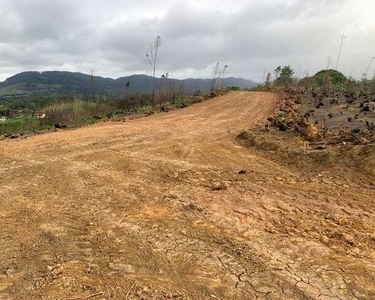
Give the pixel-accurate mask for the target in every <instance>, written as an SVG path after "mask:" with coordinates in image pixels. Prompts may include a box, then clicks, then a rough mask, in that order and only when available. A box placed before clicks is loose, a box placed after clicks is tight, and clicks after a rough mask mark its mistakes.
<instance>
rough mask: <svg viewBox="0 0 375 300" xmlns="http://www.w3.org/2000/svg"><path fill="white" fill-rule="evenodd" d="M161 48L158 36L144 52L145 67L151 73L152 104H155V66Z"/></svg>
mask: <svg viewBox="0 0 375 300" xmlns="http://www.w3.org/2000/svg"><path fill="white" fill-rule="evenodd" d="M160 46H161V37H160V36H159V35H158V36H157V38H156V39H155V41H154V42H153V43H152V44H151V46H150V48H149V49H148V50H147V52H146V65H147V67H148V68H149V69H150V71H151V72H152V104H153V105H154V104H155V89H156V66H157V61H158V53H159V48H160Z"/></svg>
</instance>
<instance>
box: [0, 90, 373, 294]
mask: <svg viewBox="0 0 375 300" xmlns="http://www.w3.org/2000/svg"><path fill="white" fill-rule="evenodd" d="M277 100H278V96H277V95H275V94H267V93H246V92H238V93H231V94H229V95H227V96H221V97H218V98H215V99H212V100H209V101H206V102H202V103H199V104H196V105H193V106H191V107H188V108H185V109H181V110H176V111H172V112H170V113H164V114H163V113H161V114H157V115H153V116H150V117H148V118H143V119H138V120H132V121H128V122H119V123H100V124H96V125H93V126H89V127H85V128H80V129H76V130H68V131H59V132H55V133H51V134H44V135H40V136H33V137H31V138H28V139H24V140H7V141H2V142H0V157H1V165H0V186H1V189H0V221H1V224H0V299H1V300H5V299H10V300H14V299H71V300H73V299H94V300H100V299H375V250H374V246H375V218H374V217H375V214H374V212H375V201H374V199H375V187H374V185H373V183H371V182H368V181H363V180H361V178H358V180H357V181H349V180H347V179H346V178H345V177H342V176H338V175H335V174H330V173H329V172H327V173H325V174H317V175H316V176H313V177H311V175H309V176H307V175H306V174H305V173H304V172H303V170H301V171H298V172H297V171H292V170H291V169H289V168H288V167H287V166H283V165H281V164H278V163H276V162H273V161H271V160H269V159H267V158H265V156H262V155H259V154H255V153H253V152H252V151H251V150H249V149H245V148H243V147H242V146H240V145H239V144H238V143H237V142H236V140H235V137H236V136H237V135H238V134H239V132H240V131H241V130H242V129H249V128H251V127H253V126H255V125H256V124H257V123H259V122H260V123H261V122H264V120H265V119H266V117H267V116H268V115H269V114H271V113H272V112H273V109H274V107H275V104H276V102H277ZM241 170H243V171H242V172H240V171H241ZM244 171H246V172H244ZM241 173H244V174H241Z"/></svg>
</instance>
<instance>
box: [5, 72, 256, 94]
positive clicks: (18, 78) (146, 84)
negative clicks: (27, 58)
mask: <svg viewBox="0 0 375 300" xmlns="http://www.w3.org/2000/svg"><path fill="white" fill-rule="evenodd" d="M156 80H157V82H158V83H161V84H166V83H168V84H171V83H173V84H174V85H175V86H176V87H177V88H181V89H183V90H185V91H187V92H192V91H195V90H198V89H200V90H209V89H210V88H211V87H212V82H213V80H212V79H192V78H189V79H183V80H179V79H167V80H166V79H156ZM159 80H160V81H159ZM222 83H223V85H224V86H226V87H230V86H238V87H240V88H252V87H255V86H257V85H258V84H257V83H256V82H254V81H251V80H246V79H243V78H233V77H230V78H225V79H222ZM151 84H152V77H150V76H147V75H131V76H126V77H121V78H118V79H112V78H103V77H99V76H93V77H92V76H90V75H87V74H82V73H73V72H59V71H47V72H23V73H19V74H17V75H14V76H12V77H10V78H8V79H6V80H5V81H4V82H1V83H0V98H11V97H20V96H26V95H30V94H47V95H48V94H89V93H90V91H91V90H92V92H93V93H95V94H98V93H100V94H104V95H116V94H120V93H123V92H124V91H125V90H126V92H127V93H142V92H147V91H149V90H150V86H151Z"/></svg>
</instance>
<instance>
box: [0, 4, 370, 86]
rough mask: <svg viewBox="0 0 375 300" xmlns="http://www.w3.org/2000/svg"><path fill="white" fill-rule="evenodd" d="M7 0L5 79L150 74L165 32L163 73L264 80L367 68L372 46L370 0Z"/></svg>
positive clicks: (2, 41)
mask: <svg viewBox="0 0 375 300" xmlns="http://www.w3.org/2000/svg"><path fill="white" fill-rule="evenodd" d="M127 2H128V1H123V0H121V1H120V0H107V1H104V0H102V1H100V0H92V1H89V2H88V1H85V0H75V1H73V0H35V1H28V0H0V7H1V8H2V9H1V11H0V18H1V20H2V22H1V23H0V32H1V35H0V79H5V78H6V77H8V76H11V75H13V74H14V73H17V72H20V71H24V70H71V71H80V72H86V73H87V72H90V70H92V69H93V70H95V73H96V74H97V75H102V76H110V77H118V76H123V75H128V74H132V73H145V72H146V67H145V64H144V58H145V52H146V49H147V48H148V47H149V45H150V44H151V43H152V41H153V40H154V39H155V37H156V36H157V35H160V36H162V38H163V44H162V47H161V50H160V56H159V58H160V60H159V68H158V69H159V73H164V72H170V73H171V74H172V76H174V77H209V76H210V75H211V72H212V67H213V65H214V64H215V63H216V62H222V63H223V64H228V65H229V75H231V76H241V77H245V78H250V79H253V80H262V77H263V76H264V72H265V71H266V72H268V71H272V70H273V69H274V68H275V67H276V66H277V65H284V64H290V65H292V67H294V69H295V70H296V72H297V73H300V74H302V73H304V72H307V71H308V72H309V73H310V74H311V73H314V72H316V71H318V70H320V69H322V68H325V67H326V60H327V57H328V56H332V57H333V58H334V59H335V57H336V56H337V52H338V42H339V37H340V36H341V35H342V34H343V33H345V35H347V36H348V43H347V45H345V48H344V52H343V56H342V60H341V62H340V70H341V71H343V72H344V73H346V74H347V75H351V74H350V73H352V72H353V68H354V67H355V71H354V72H355V75H357V76H360V75H361V73H362V71H363V70H364V69H365V67H366V65H367V64H368V62H369V60H370V58H371V57H372V56H374V55H375V20H374V19H373V17H372V15H371V12H372V11H374V10H375V4H374V2H373V1H372V0H359V1H357V2H356V3H354V1H349V0H274V1H271V0H262V1H261V0H237V1H235V2H232V3H225V4H223V3H222V1H218V0H211V1H208V0H207V1H205V0H200V1H197V0H191V1H176V0H175V1H173V0H166V1H163V2H162V3H161V2H160V1H153V0H138V1H133V2H132V3H127Z"/></svg>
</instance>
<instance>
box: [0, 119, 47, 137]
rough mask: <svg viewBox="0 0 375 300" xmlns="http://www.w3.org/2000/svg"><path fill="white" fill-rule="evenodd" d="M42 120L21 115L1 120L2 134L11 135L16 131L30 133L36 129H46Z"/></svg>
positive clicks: (0, 130)
mask: <svg viewBox="0 0 375 300" xmlns="http://www.w3.org/2000/svg"><path fill="white" fill-rule="evenodd" d="M49 127H50V126H43V124H42V123H41V120H39V119H36V118H33V117H19V118H14V119H9V120H6V121H4V122H0V135H11V134H14V133H30V132H32V131H34V130H40V129H46V128H49Z"/></svg>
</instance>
